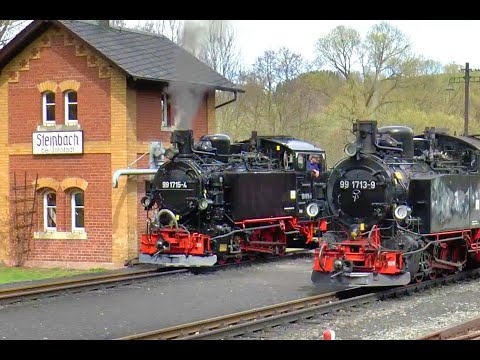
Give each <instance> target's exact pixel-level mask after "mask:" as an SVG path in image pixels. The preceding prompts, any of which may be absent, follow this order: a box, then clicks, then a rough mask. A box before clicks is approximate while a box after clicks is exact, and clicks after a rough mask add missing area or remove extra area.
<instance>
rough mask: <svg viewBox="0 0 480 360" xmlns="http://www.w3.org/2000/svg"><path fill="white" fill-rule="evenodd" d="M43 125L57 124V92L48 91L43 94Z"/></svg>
mask: <svg viewBox="0 0 480 360" xmlns="http://www.w3.org/2000/svg"><path fill="white" fill-rule="evenodd" d="M42 113H43V125H55V93H54V92H51V91H46V92H44V93H43V95H42Z"/></svg>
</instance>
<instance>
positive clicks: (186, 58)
mask: <svg viewBox="0 0 480 360" xmlns="http://www.w3.org/2000/svg"><path fill="white" fill-rule="evenodd" d="M49 23H54V24H57V25H59V26H61V27H63V28H65V29H67V30H69V31H71V32H72V33H73V34H75V35H76V36H78V37H79V38H80V39H82V40H83V41H85V42H86V43H87V44H89V45H90V46H91V47H93V48H94V49H96V50H97V51H98V52H100V53H101V54H102V55H103V56H105V57H106V58H107V59H108V60H109V61H111V62H112V63H114V64H115V65H117V66H118V67H119V68H120V69H122V70H123V71H125V72H126V73H127V74H128V75H130V76H132V78H134V79H135V80H136V79H140V80H149V81H161V82H180V83H187V84H193V85H203V86H206V87H213V88H215V89H217V90H227V91H235V92H244V91H243V90H242V89H240V88H239V87H236V86H235V84H233V83H232V82H231V81H229V80H228V79H226V78H225V77H223V76H222V75H221V74H219V73H217V72H216V71H214V70H213V69H211V68H210V67H209V66H208V65H206V64H205V63H203V62H201V61H200V60H198V59H197V58H196V57H195V56H193V55H192V54H190V53H189V52H188V51H186V50H185V49H183V48H182V47H180V46H178V45H177V44H175V43H174V42H172V41H171V40H169V39H168V38H167V37H165V36H163V35H156V34H150V33H144V32H139V31H134V30H130V29H119V28H114V27H108V28H105V27H101V26H99V25H97V24H94V23H91V22H87V21H79V20H53V21H49V20H35V21H34V22H32V23H31V24H30V25H28V26H27V27H26V28H25V29H24V30H22V31H21V32H20V33H19V34H18V35H17V36H16V37H15V38H14V39H13V40H12V41H10V43H9V44H7V45H6V46H5V47H4V48H3V49H2V50H0V70H1V69H2V68H3V66H5V65H6V63H8V61H10V60H11V59H12V58H13V57H14V56H15V55H16V54H18V53H19V52H20V51H21V50H22V49H23V48H25V46H26V45H28V43H29V42H30V41H32V40H33V39H34V38H35V37H36V36H38V34H39V32H41V31H44V29H45V28H46V25H47V26H48V24H49Z"/></svg>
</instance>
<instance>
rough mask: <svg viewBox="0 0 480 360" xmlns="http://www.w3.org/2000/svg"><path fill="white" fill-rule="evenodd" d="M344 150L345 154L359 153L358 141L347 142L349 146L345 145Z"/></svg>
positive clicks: (353, 154)
mask: <svg viewBox="0 0 480 360" xmlns="http://www.w3.org/2000/svg"><path fill="white" fill-rule="evenodd" d="M344 151H345V154H347V155H348V156H350V157H352V156H355V155H356V154H357V143H350V144H347V146H345V149H344Z"/></svg>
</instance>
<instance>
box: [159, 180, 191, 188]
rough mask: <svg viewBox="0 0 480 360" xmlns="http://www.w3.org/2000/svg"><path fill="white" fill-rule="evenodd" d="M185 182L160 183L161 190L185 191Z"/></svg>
mask: <svg viewBox="0 0 480 360" xmlns="http://www.w3.org/2000/svg"><path fill="white" fill-rule="evenodd" d="M186 188H187V182H186V181H162V189H186Z"/></svg>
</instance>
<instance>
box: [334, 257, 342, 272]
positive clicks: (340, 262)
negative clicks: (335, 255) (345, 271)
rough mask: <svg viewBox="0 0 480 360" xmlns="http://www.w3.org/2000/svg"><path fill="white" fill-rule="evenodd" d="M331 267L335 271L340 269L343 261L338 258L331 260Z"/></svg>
mask: <svg viewBox="0 0 480 360" xmlns="http://www.w3.org/2000/svg"><path fill="white" fill-rule="evenodd" d="M333 268H334V269H335V270H337V271H340V270H342V268H343V261H342V260H340V259H337V260H335V261H334V262H333Z"/></svg>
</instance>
